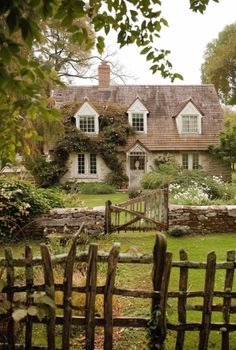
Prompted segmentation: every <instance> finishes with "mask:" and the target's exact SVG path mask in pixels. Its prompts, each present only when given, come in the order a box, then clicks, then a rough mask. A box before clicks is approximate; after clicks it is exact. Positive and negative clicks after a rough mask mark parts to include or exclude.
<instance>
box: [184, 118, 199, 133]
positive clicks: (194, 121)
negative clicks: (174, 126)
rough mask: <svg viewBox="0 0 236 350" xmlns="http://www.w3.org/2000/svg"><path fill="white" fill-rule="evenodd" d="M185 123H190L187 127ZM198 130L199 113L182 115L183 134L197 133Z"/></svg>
mask: <svg viewBox="0 0 236 350" xmlns="http://www.w3.org/2000/svg"><path fill="white" fill-rule="evenodd" d="M186 122H187V123H186ZM185 123H186V124H188V127H187V128H186V125H185ZM198 130H199V127H198V115H194V114H183V115H182V134H196V133H198Z"/></svg>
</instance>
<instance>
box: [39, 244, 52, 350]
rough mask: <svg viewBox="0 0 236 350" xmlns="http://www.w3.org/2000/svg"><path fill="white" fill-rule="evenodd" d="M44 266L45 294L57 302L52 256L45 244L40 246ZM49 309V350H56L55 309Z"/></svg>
mask: <svg viewBox="0 0 236 350" xmlns="http://www.w3.org/2000/svg"><path fill="white" fill-rule="evenodd" d="M40 249H41V256H42V265H43V270H44V280H45V294H46V295H47V296H48V297H49V298H51V299H52V300H55V286H54V277H53V268H52V261H51V256H50V253H49V250H48V247H47V246H46V245H45V244H41V245H40ZM48 307H49V316H48V321H47V342H48V349H50V350H55V309H54V308H53V307H51V306H48Z"/></svg>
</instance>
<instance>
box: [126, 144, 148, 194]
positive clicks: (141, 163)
mask: <svg viewBox="0 0 236 350" xmlns="http://www.w3.org/2000/svg"><path fill="white" fill-rule="evenodd" d="M145 172H146V153H145V152H143V151H141V152H140V151H139V152H137V151H133V152H130V154H129V188H130V189H132V188H135V189H139V188H140V187H141V186H140V180H141V178H142V176H143V174H145Z"/></svg>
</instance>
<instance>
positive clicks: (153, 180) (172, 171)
mask: <svg viewBox="0 0 236 350" xmlns="http://www.w3.org/2000/svg"><path fill="white" fill-rule="evenodd" d="M167 183H168V184H170V187H169V188H170V195H171V196H170V202H171V203H173V204H186V205H191V204H192V205H209V204H213V203H214V204H218V203H219V204H221V203H222V202H223V203H224V202H226V201H228V202H229V201H231V203H230V204H233V203H232V202H233V201H235V202H236V199H235V189H234V187H233V186H232V184H229V183H225V182H224V181H223V180H222V178H221V177H217V176H208V175H207V174H206V173H205V172H204V171H202V170H194V171H190V170H186V169H183V168H181V167H180V166H178V165H177V164H175V163H173V162H171V161H168V162H166V163H163V164H159V165H158V167H157V170H155V171H153V172H150V173H146V174H145V175H144V176H143V177H142V179H141V186H142V188H143V189H147V190H150V189H156V188H159V187H162V186H163V185H164V184H167Z"/></svg>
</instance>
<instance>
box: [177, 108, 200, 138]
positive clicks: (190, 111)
mask: <svg viewBox="0 0 236 350" xmlns="http://www.w3.org/2000/svg"><path fill="white" fill-rule="evenodd" d="M185 117H189V118H191V117H194V118H197V130H196V131H191V130H190V131H184V130H183V120H184V118H185ZM202 117H203V115H202V114H201V113H200V112H199V110H198V109H197V108H196V107H195V105H194V104H193V103H192V102H188V103H187V105H186V106H185V107H184V108H183V109H182V111H181V112H180V113H179V114H178V115H177V117H176V126H177V129H178V133H179V134H180V135H181V134H182V135H190V136H191V135H200V134H201V133H202Z"/></svg>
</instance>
